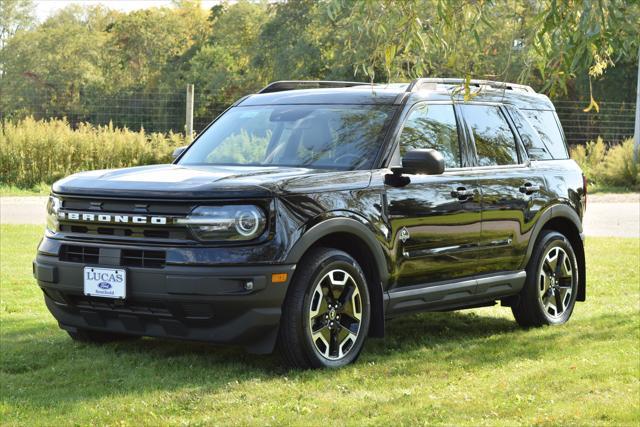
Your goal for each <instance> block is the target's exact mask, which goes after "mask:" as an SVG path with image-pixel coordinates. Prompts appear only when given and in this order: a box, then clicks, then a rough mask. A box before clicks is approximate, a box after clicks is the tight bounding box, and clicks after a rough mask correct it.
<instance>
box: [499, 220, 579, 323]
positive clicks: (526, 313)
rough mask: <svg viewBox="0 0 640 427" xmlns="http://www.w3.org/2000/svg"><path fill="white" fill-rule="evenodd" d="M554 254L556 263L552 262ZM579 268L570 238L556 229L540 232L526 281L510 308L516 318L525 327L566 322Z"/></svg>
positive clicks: (571, 308) (570, 312)
mask: <svg viewBox="0 0 640 427" xmlns="http://www.w3.org/2000/svg"><path fill="white" fill-rule="evenodd" d="M554 254H555V256H556V264H555V266H553V262H549V260H550V259H551V258H552V257H553V255H554ZM558 260H560V262H558ZM565 260H566V262H565ZM559 264H560V265H559ZM569 269H570V276H569V275H568V274H567V271H568V270H569ZM578 272H579V270H578V262H577V260H576V255H575V252H574V251H573V247H572V246H571V242H569V240H568V239H567V238H566V237H565V236H564V235H562V234H561V233H558V232H557V231H552V230H543V231H542V232H540V236H539V237H538V240H537V242H536V245H535V247H534V249H533V253H532V254H531V259H530V260H529V264H528V265H527V279H526V282H525V284H524V287H523V289H522V291H521V292H520V296H519V298H518V302H517V304H516V305H514V306H513V307H512V308H511V311H512V312H513V315H514V317H515V319H516V322H518V324H519V325H520V326H523V327H539V326H543V325H561V324H563V323H566V322H567V321H568V320H569V318H570V317H571V314H572V313H573V308H574V306H575V303H576V296H577V294H578ZM569 291H570V295H567V293H568V292H569ZM557 307H560V308H561V309H560V310H559V309H558V308H557Z"/></svg>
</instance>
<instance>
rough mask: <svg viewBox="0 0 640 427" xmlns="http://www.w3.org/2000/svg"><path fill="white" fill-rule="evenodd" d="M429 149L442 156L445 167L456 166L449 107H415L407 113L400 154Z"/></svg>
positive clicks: (457, 150) (454, 128) (457, 149)
mask: <svg viewBox="0 0 640 427" xmlns="http://www.w3.org/2000/svg"><path fill="white" fill-rule="evenodd" d="M420 148H432V149H434V150H438V151H439V152H440V153H442V156H443V157H444V164H445V167H447V168H458V167H460V144H459V142H458V128H457V126H456V116H455V113H454V112H453V105H440V104H437V105H436V104H432V105H429V104H425V103H422V104H419V105H417V106H416V107H415V108H414V109H413V110H411V112H410V113H409V117H407V120H406V121H405V123H404V127H403V128H402V133H401V134H400V154H401V155H402V156H404V154H405V153H406V152H407V151H409V150H413V149H420Z"/></svg>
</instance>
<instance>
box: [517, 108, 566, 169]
mask: <svg viewBox="0 0 640 427" xmlns="http://www.w3.org/2000/svg"><path fill="white" fill-rule="evenodd" d="M521 111H522V114H524V116H525V117H526V118H527V119H528V120H529V123H531V125H533V127H534V129H535V130H536V131H538V134H539V135H540V138H541V139H542V142H543V143H544V145H545V147H546V149H547V151H548V152H549V153H550V154H551V156H552V157H553V158H554V159H568V158H569V153H568V152H567V146H566V144H565V143H564V138H563V136H562V132H561V131H560V127H559V125H558V121H557V120H556V114H555V113H554V112H553V111H549V110H548V111H540V110H521ZM532 159H533V158H532ZM533 160H536V159H533ZM537 160H540V159H537Z"/></svg>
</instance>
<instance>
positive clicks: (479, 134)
mask: <svg viewBox="0 0 640 427" xmlns="http://www.w3.org/2000/svg"><path fill="white" fill-rule="evenodd" d="M462 112H463V114H464V118H465V120H466V122H467V124H468V125H469V126H470V127H471V131H472V132H473V139H474V141H475V144H476V152H477V153H478V166H494V165H515V164H517V163H518V152H517V151H516V140H515V137H514V136H513V132H511V128H510V127H509V123H508V122H507V120H506V119H505V117H504V116H503V114H502V112H501V111H500V108H498V107H496V106H492V105H462Z"/></svg>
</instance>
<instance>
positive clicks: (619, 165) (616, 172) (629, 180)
mask: <svg viewBox="0 0 640 427" xmlns="http://www.w3.org/2000/svg"><path fill="white" fill-rule="evenodd" d="M571 158H572V159H574V160H575V161H576V162H577V163H578V164H579V165H580V167H581V168H582V171H583V172H584V174H585V176H586V177H587V180H588V181H589V183H590V184H591V185H593V186H596V187H600V186H616V187H624V188H627V189H638V188H639V187H640V167H639V164H638V162H637V161H636V160H634V144H633V140H632V139H627V140H625V141H623V142H622V143H621V144H619V145H615V146H613V147H610V148H607V146H606V144H605V143H604V142H603V141H602V138H598V139H597V140H596V141H595V142H594V141H590V142H588V143H587V144H586V145H578V146H576V147H573V148H572V149H571Z"/></svg>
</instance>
